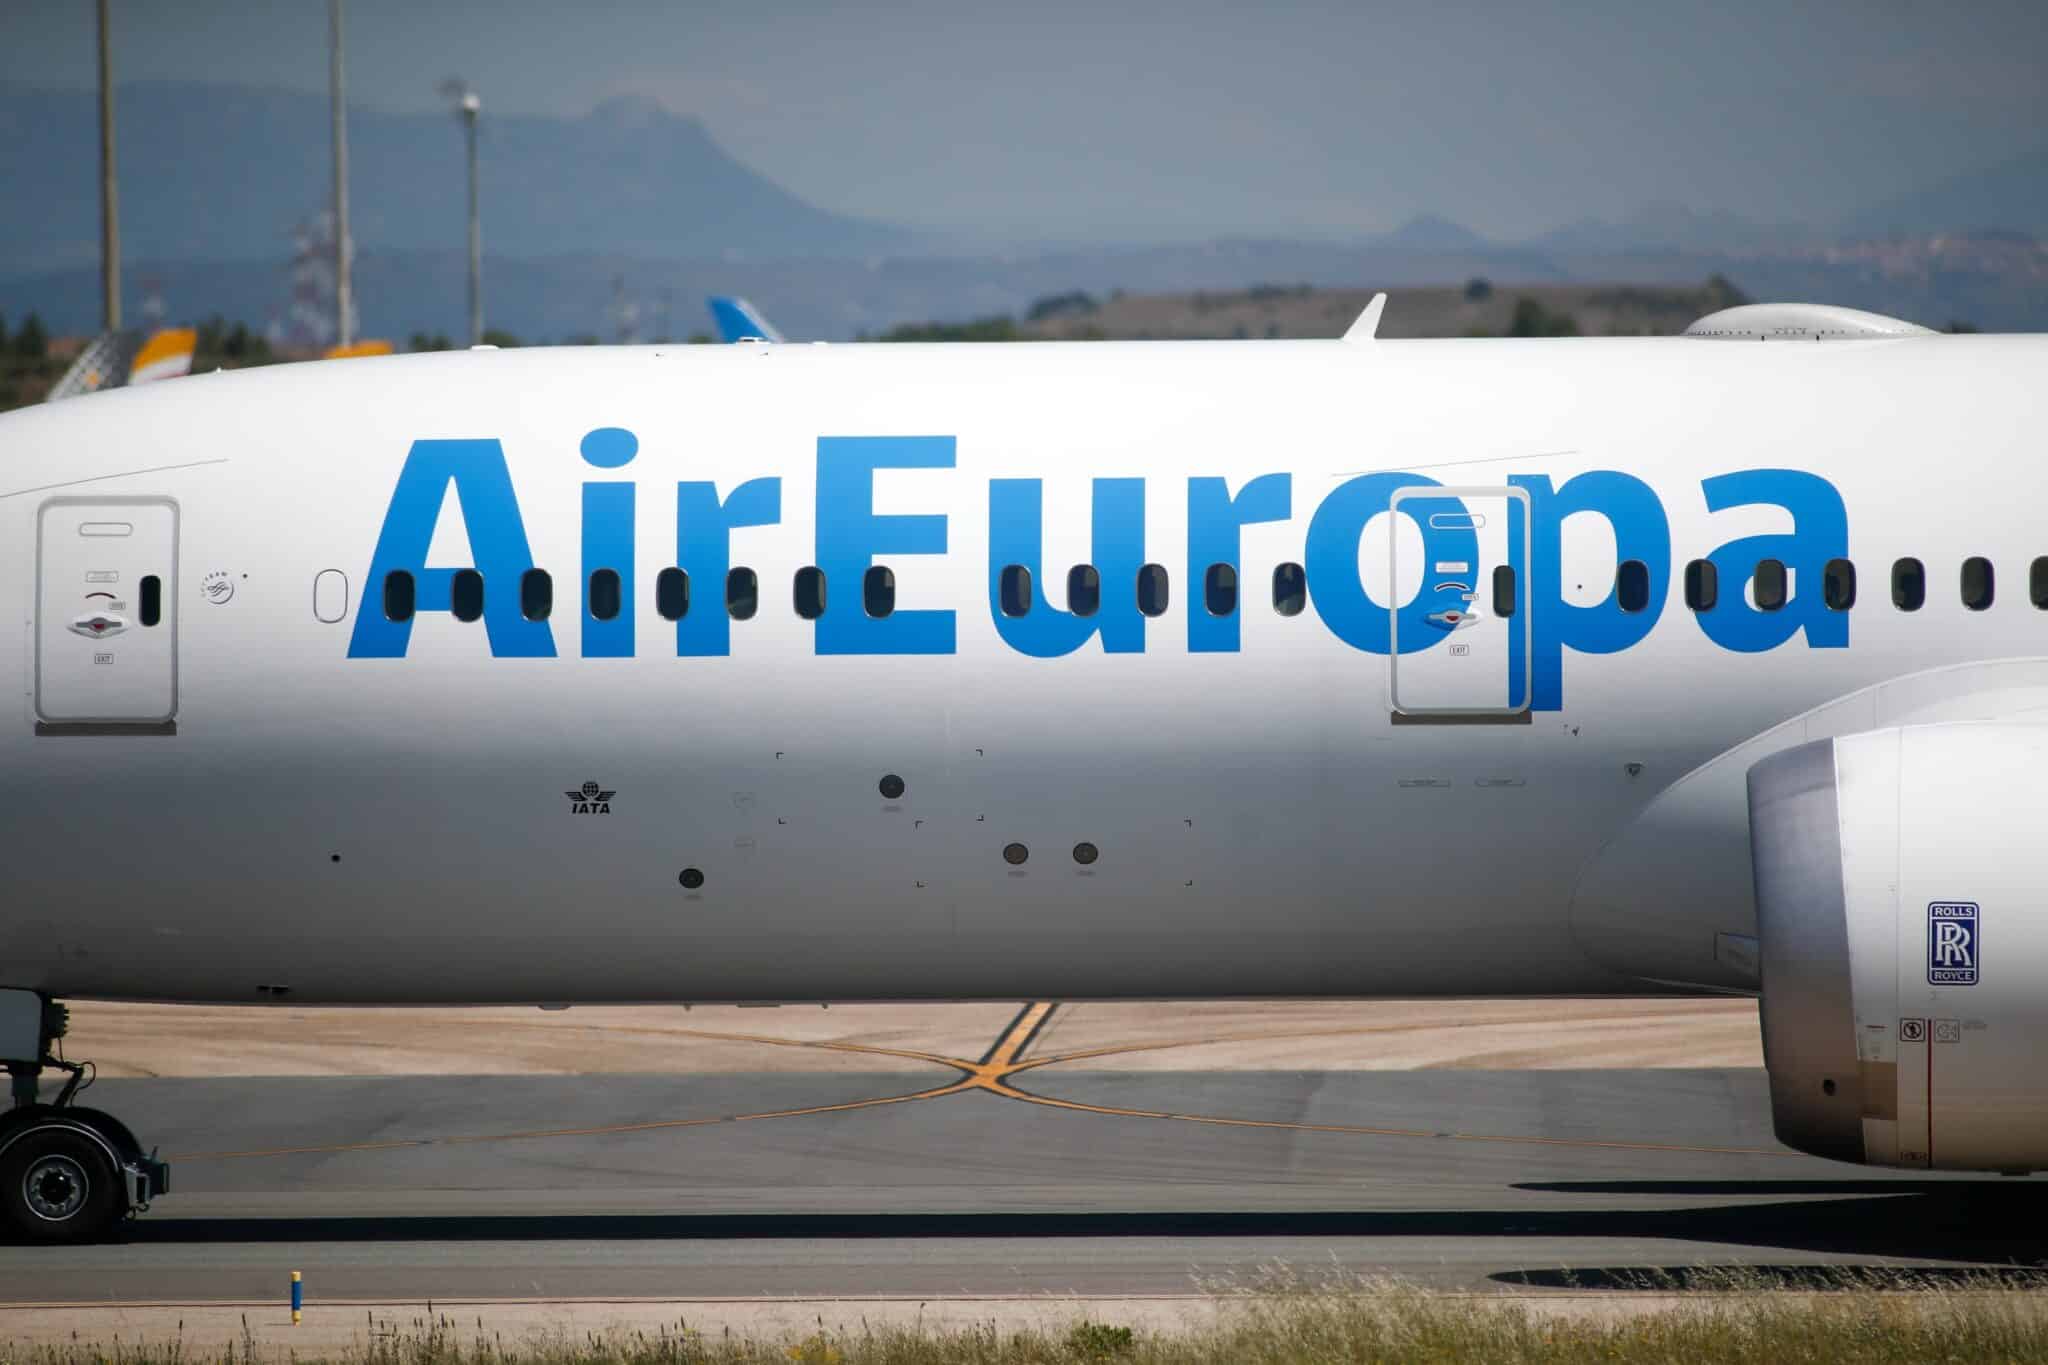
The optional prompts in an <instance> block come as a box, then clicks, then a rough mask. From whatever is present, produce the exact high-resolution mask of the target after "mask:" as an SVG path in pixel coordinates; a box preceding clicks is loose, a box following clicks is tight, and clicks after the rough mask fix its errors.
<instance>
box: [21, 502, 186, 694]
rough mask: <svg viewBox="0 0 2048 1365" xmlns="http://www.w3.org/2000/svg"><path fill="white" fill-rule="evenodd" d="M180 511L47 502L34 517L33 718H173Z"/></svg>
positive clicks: (146, 505) (168, 506)
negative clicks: (34, 677) (34, 661)
mask: <svg viewBox="0 0 2048 1365" xmlns="http://www.w3.org/2000/svg"><path fill="white" fill-rule="evenodd" d="M177 587H178V506H177V504H176V503H174V502H172V501H171V500H170V499H169V498H52V499H50V500H49V501H48V502H46V503H44V504H43V506H42V509H41V511H40V513H39V514H38V516H37V521H36V680H35V682H36V688H35V693H36V717H37V719H38V720H39V721H42V722H44V723H45V724H48V725H53V726H66V725H136V726H142V725H164V724H167V723H169V722H170V721H172V719H173V718H174V717H175V716H176V715H177V712H178V591H177Z"/></svg>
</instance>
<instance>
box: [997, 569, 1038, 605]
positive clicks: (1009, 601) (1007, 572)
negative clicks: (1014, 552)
mask: <svg viewBox="0 0 2048 1365" xmlns="http://www.w3.org/2000/svg"><path fill="white" fill-rule="evenodd" d="M996 596H997V598H999V599H1000V601H999V602H998V605H999V606H1001V607H1002V609H1003V615H1005V616H1022V615H1023V614H1024V613H1025V612H1027V611H1030V610H1031V570H1029V569H1027V568H1025V567H1024V566H1023V565H1022V564H1006V565H1004V566H1003V572H1002V575H1001V577H1000V578H999V579H998V581H997V583H996Z"/></svg>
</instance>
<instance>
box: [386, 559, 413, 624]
mask: <svg viewBox="0 0 2048 1365" xmlns="http://www.w3.org/2000/svg"><path fill="white" fill-rule="evenodd" d="M412 596H413V589H412V575H411V574H409V573H407V572H406V571H405V570H403V569H393V570H392V571H391V572H390V573H388V574H385V575H384V617H385V619H386V620H389V621H410V620H412Z"/></svg>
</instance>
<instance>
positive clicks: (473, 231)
mask: <svg viewBox="0 0 2048 1365" xmlns="http://www.w3.org/2000/svg"><path fill="white" fill-rule="evenodd" d="M441 93H442V94H444V95H446V96H448V97H449V98H450V99H452V100H454V101H455V112H456V113H457V114H459V115H461V116H462V127H463V132H464V133H465V134H466V135H467V139H468V143H469V344H470V345H472V346H481V345H483V341H484V283H483V273H484V267H483V250H484V249H483V235H482V233H481V232H480V231H479V229H478V227H477V210H476V116H477V113H478V111H479V110H481V109H482V108H483V101H482V100H479V99H478V98H477V95H476V91H474V90H472V89H470V88H469V83H468V82H467V81H464V80H461V79H460V78H457V77H452V76H451V77H450V78H449V79H447V80H445V81H443V82H441Z"/></svg>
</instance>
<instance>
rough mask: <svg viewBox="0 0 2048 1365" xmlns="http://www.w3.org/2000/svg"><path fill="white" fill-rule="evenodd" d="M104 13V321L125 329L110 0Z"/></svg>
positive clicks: (114, 329)
mask: <svg viewBox="0 0 2048 1365" xmlns="http://www.w3.org/2000/svg"><path fill="white" fill-rule="evenodd" d="M99 15H100V53H99V55H100V322H101V325H102V326H103V327H104V328H105V329H106V330H107V331H109V332H118V331H120V330H121V200H120V194H119V191H118V189H117V188H116V186H115V184H114V60H113V57H112V56H111V55H110V54H109V53H108V50H107V0H99Z"/></svg>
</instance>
